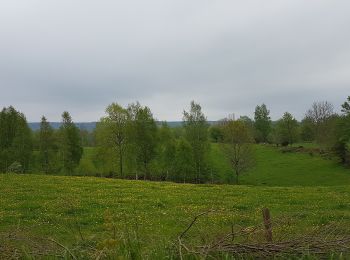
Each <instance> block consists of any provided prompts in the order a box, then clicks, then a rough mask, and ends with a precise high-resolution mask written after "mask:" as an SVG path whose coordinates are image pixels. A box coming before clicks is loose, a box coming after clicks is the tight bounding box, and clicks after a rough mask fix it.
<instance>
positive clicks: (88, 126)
mask: <svg viewBox="0 0 350 260" xmlns="http://www.w3.org/2000/svg"><path fill="white" fill-rule="evenodd" d="M216 122H217V121H208V123H209V124H210V125H213V124H215V123H216ZM96 123H97V122H79V123H75V125H76V126H77V127H78V128H79V129H81V130H87V131H89V132H91V131H93V130H94V129H95V128H96ZM61 124H62V123H61V122H50V125H51V126H52V128H54V129H58V128H60V126H61ZM157 124H158V125H161V124H162V122H161V121H157ZM167 124H168V126H169V127H171V128H174V127H179V126H182V121H169V122H167ZM28 125H29V127H30V129H32V130H33V131H37V130H39V129H40V122H31V123H28Z"/></svg>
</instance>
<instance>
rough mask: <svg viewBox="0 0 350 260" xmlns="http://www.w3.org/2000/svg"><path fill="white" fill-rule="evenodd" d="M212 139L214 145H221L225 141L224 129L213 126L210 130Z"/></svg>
mask: <svg viewBox="0 0 350 260" xmlns="http://www.w3.org/2000/svg"><path fill="white" fill-rule="evenodd" d="M209 135H210V139H211V141H212V142H214V143H220V142H222V140H223V139H224V136H223V133H222V129H221V128H220V126H218V125H212V126H211V127H210V128H209Z"/></svg>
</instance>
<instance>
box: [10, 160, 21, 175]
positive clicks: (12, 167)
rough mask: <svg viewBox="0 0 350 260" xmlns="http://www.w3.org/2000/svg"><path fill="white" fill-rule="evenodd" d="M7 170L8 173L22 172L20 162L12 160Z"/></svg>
mask: <svg viewBox="0 0 350 260" xmlns="http://www.w3.org/2000/svg"><path fill="white" fill-rule="evenodd" d="M7 172H9V173H21V172H23V167H22V164H20V163H19V162H13V163H12V164H11V165H10V166H9V167H8V168H7Z"/></svg>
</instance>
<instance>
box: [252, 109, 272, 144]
mask: <svg viewBox="0 0 350 260" xmlns="http://www.w3.org/2000/svg"><path fill="white" fill-rule="evenodd" d="M254 120H255V122H254V126H255V139H256V141H257V142H258V143H260V142H264V143H266V142H268V136H269V134H270V132H271V118H270V111H269V110H268V109H267V107H266V105H265V104H262V105H261V106H256V108H255V112H254Z"/></svg>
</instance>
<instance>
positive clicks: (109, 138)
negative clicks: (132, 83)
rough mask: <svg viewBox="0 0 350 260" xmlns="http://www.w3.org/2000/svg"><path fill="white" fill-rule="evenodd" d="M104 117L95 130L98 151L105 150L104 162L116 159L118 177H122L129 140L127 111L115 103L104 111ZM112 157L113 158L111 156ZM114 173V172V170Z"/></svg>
mask: <svg viewBox="0 0 350 260" xmlns="http://www.w3.org/2000/svg"><path fill="white" fill-rule="evenodd" d="M106 114H107V116H106V117H103V118H101V120H100V122H99V123H98V124H97V128H96V139H97V145H98V147H100V150H103V149H106V150H107V151H106V152H104V154H105V155H107V154H111V155H112V157H110V156H107V157H106V160H107V161H108V160H114V158H118V159H117V162H116V164H117V165H118V166H119V169H118V170H119V177H121V178H123V177H124V172H123V170H124V161H125V160H126V158H125V154H126V149H127V148H128V145H129V142H130V140H129V139H128V132H127V130H128V124H129V121H128V111H127V110H126V109H124V108H122V107H121V106H120V105H118V104H116V103H112V104H111V105H109V106H108V107H107V109H106ZM113 155H114V156H113ZM115 171H116V170H115Z"/></svg>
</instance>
